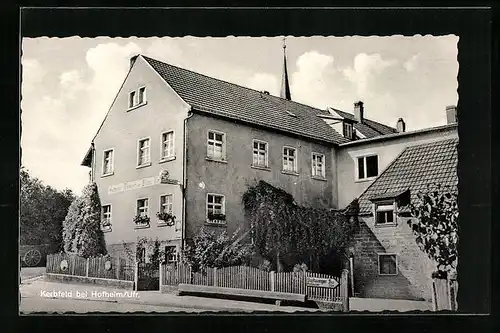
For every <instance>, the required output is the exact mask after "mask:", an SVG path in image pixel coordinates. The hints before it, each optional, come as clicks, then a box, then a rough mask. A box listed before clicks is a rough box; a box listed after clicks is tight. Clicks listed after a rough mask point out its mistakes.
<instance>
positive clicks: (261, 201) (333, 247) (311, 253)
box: [242, 181, 359, 262]
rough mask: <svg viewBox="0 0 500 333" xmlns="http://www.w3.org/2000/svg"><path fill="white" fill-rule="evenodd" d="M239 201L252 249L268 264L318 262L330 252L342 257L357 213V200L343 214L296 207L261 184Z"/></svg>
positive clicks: (287, 197)
mask: <svg viewBox="0 0 500 333" xmlns="http://www.w3.org/2000/svg"><path fill="white" fill-rule="evenodd" d="M242 201H243V206H244V209H245V214H246V217H247V219H248V220H249V222H250V225H251V229H252V231H251V233H252V237H253V240H254V245H255V247H256V249H257V250H258V252H259V253H260V255H261V256H263V257H264V258H266V259H267V260H270V261H272V262H276V261H279V259H277V258H279V257H280V256H281V257H283V256H287V257H293V258H295V259H297V260H299V258H310V259H312V261H313V262H318V261H319V260H320V259H321V258H322V257H324V256H326V255H328V254H329V253H331V252H332V251H335V253H337V254H341V253H344V251H345V249H346V247H347V246H348V243H349V242H350V240H351V238H352V236H353V233H354V231H355V226H356V223H355V220H356V218H357V217H356V216H357V214H358V211H359V206H358V203H357V200H355V201H353V203H351V205H350V206H349V209H347V210H344V211H336V210H332V209H326V208H312V207H304V206H300V205H298V204H297V203H296V202H295V200H294V198H293V197H292V195H290V194H289V193H287V192H285V191H284V190H282V189H279V188H276V187H274V186H272V185H270V184H268V183H266V182H265V181H259V182H258V183H256V184H254V185H249V186H248V188H247V191H246V192H245V193H244V194H243V198H242Z"/></svg>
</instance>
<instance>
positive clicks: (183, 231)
mask: <svg viewBox="0 0 500 333" xmlns="http://www.w3.org/2000/svg"><path fill="white" fill-rule="evenodd" d="M192 116H193V107H192V106H191V108H190V109H189V111H188V116H187V117H186V118H184V152H183V154H182V155H183V158H182V189H181V191H182V224H181V235H182V236H181V250H184V245H185V244H184V243H185V242H186V187H187V172H186V166H187V121H188V120H189V118H191V117H192Z"/></svg>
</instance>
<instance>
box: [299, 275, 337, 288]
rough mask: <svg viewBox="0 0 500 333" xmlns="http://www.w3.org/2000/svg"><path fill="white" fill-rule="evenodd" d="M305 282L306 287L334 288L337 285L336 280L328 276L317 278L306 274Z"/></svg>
mask: <svg viewBox="0 0 500 333" xmlns="http://www.w3.org/2000/svg"><path fill="white" fill-rule="evenodd" d="M306 284H307V286H308V287H323V288H335V287H337V286H338V285H339V283H338V282H337V280H335V279H330V278H318V277H311V276H308V277H307V278H306Z"/></svg>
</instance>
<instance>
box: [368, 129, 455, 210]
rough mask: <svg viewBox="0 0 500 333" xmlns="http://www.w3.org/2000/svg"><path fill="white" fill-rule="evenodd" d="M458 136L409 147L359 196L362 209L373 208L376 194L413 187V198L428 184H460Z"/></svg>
mask: <svg viewBox="0 0 500 333" xmlns="http://www.w3.org/2000/svg"><path fill="white" fill-rule="evenodd" d="M457 145H458V139H448V140H442V141H437V142H433V143H426V144H422V145H417V146H413V147H408V148H406V149H405V150H404V151H403V152H402V153H401V155H400V156H399V157H397V158H396V159H395V160H394V161H393V162H392V163H391V164H390V165H389V166H388V167H387V169H386V170H385V171H384V172H383V173H382V174H381V175H380V176H379V177H378V178H377V179H375V181H374V182H373V183H372V184H371V185H370V186H369V187H368V188H367V189H366V190H365V192H363V194H361V196H360V197H359V213H360V214H370V213H371V212H372V208H371V205H372V203H371V201H370V199H373V198H380V197H384V194H385V197H387V196H388V195H387V194H388V193H392V194H394V193H396V194H397V193H399V194H401V193H403V192H405V190H410V197H411V199H410V200H414V199H415V198H416V193H417V192H418V191H421V190H423V189H425V187H426V186H427V185H429V184H432V183H436V184H441V185H443V186H456V185H458V176H457V162H458V153H457Z"/></svg>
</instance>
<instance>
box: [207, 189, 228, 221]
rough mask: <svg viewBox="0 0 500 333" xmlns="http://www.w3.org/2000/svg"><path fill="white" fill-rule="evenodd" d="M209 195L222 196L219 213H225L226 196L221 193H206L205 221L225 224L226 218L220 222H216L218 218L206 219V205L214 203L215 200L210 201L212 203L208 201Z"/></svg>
mask: <svg viewBox="0 0 500 333" xmlns="http://www.w3.org/2000/svg"><path fill="white" fill-rule="evenodd" d="M210 196H219V197H222V204H221V214H224V215H226V196H225V195H223V194H219V193H207V196H206V198H205V219H206V221H207V223H211V224H226V220H224V221H222V222H217V221H218V220H209V219H208V210H209V208H208V205H209V204H212V205H214V204H215V201H214V202H212V203H209V202H208V198H209V197H210Z"/></svg>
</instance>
